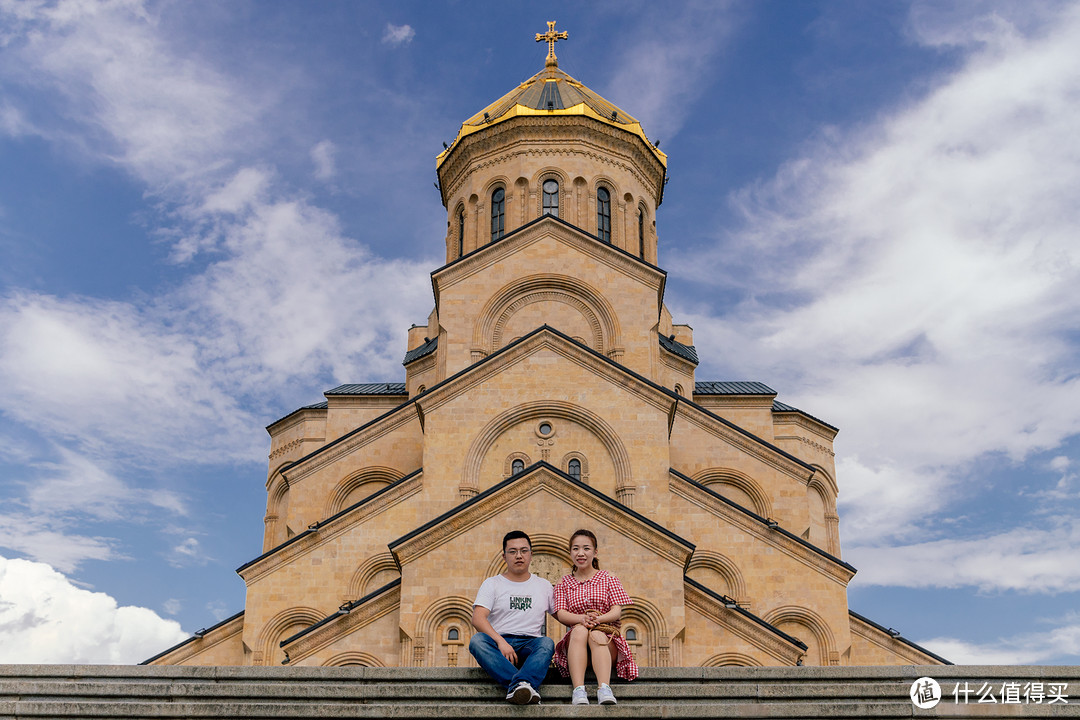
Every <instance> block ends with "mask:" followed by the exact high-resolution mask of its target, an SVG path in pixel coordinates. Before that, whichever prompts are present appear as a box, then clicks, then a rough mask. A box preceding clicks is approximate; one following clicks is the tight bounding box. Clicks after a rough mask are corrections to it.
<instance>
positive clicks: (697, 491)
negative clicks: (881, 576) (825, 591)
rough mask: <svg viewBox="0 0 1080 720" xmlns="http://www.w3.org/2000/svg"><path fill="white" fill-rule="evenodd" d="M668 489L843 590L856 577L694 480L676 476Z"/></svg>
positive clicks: (840, 564)
mask: <svg viewBox="0 0 1080 720" xmlns="http://www.w3.org/2000/svg"><path fill="white" fill-rule="evenodd" d="M668 488H669V489H670V490H671V492H673V493H674V494H676V495H678V496H679V497H681V498H683V499H684V500H687V501H688V502H691V503H693V504H694V505H697V506H698V507H700V508H703V509H705V510H708V511H709V512H711V513H712V514H713V515H715V516H717V517H719V518H723V519H724V520H726V521H727V522H728V523H730V524H731V525H734V526H735V527H737V528H739V529H741V530H743V531H744V532H746V533H747V534H749V535H752V536H753V537H754V538H755V539H757V540H760V541H762V542H764V543H765V544H767V545H768V546H770V547H772V548H775V549H776V550H779V551H780V552H782V553H783V554H785V555H787V556H788V557H790V558H791V559H793V560H795V561H797V562H799V563H801V564H803V565H805V566H806V567H808V568H810V569H811V570H813V571H815V572H817V573H820V574H821V575H824V576H825V577H828V578H829V579H831V580H833V581H834V582H836V583H837V584H839V585H841V586H843V587H847V584H848V582H850V581H851V578H853V577H855V572H856V571H855V568H853V567H851V566H850V565H848V564H847V563H845V562H843V561H841V560H839V559H836V558H832V556H829V555H828V554H827V553H825V552H824V551H821V550H818V551H815V550H813V549H811V548H810V547H807V545H808V543H805V541H802V542H800V541H798V540H795V539H794V538H792V537H789V536H788V535H787V534H786V533H785V532H784V531H782V530H781V529H780V528H779V527H777V528H773V527H771V526H770V525H769V524H768V521H767V520H766V519H765V518H760V517H758V516H756V515H754V514H753V513H751V512H749V511H748V510H740V509H737V508H735V507H733V506H732V505H730V504H728V503H726V502H724V501H723V500H720V499H718V498H717V497H716V493H712V492H711V491H709V490H708V489H706V488H704V487H702V486H701V485H699V484H698V483H695V482H694V481H693V480H690V479H688V478H685V477H683V476H681V475H677V474H675V473H674V472H673V473H671V474H670V475H669V477H668Z"/></svg>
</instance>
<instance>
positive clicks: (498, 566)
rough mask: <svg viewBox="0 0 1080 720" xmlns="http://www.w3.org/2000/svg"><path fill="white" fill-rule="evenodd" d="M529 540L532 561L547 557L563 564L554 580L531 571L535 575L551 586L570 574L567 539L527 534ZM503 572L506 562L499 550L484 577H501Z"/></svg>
mask: <svg viewBox="0 0 1080 720" xmlns="http://www.w3.org/2000/svg"><path fill="white" fill-rule="evenodd" d="M571 532H573V531H571ZM529 540H531V541H532V545H531V546H530V547H531V548H532V551H533V559H534V561H535V559H536V556H537V555H548V556H551V557H554V558H555V559H556V560H557V561H561V562H562V564H563V572H561V573H560V574H559V576H558V577H555V578H554V579H553V578H552V577H551V576H550V573H547V572H543V571H541V569H539V568H537V569H535V570H533V572H534V573H535V574H536V575H539V576H540V577H542V578H545V579H546V580H547V581H548V582H550V583H551V584H552V585H555V584H556V583H558V582H559V579H560V578H561V577H562V576H563V575H566V574H567V573H569V572H570V568H571V567H573V562H571V560H570V549H569V545H570V538H569V537H564V536H562V535H552V534H551V533H529ZM504 572H506V562H505V561H504V560H503V555H502V548H499V551H498V552H496V553H495V556H494V557H493V558H492V559H491V562H489V563H488V566H487V574H486V575H485V576H484V577H494V576H496V575H501V574H502V573H504Z"/></svg>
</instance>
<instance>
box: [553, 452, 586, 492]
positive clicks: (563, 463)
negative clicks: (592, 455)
mask: <svg viewBox="0 0 1080 720" xmlns="http://www.w3.org/2000/svg"><path fill="white" fill-rule="evenodd" d="M571 460H577V461H578V462H579V463H581V482H583V483H585V484H586V485H588V484H589V459H588V458H586V457H585V453H580V452H578V451H577V450H574V451H572V452H568V453H566V454H565V455H563V457H562V460H560V461H559V469H560V470H562V471H563V472H564V473H566V474H567V475H569V474H570V461H571Z"/></svg>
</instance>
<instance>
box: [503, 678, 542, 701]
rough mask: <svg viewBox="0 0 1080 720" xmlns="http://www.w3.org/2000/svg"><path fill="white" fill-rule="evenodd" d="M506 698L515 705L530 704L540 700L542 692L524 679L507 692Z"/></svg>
mask: <svg viewBox="0 0 1080 720" xmlns="http://www.w3.org/2000/svg"><path fill="white" fill-rule="evenodd" d="M506 699H507V700H509V701H510V702H512V703H514V704H515V705H530V704H535V703H538V702H540V693H538V692H536V690H533V686H532V685H530V684H529V683H527V682H525V681H524V680H522V681H521V682H519V683H518V684H517V685H515V686H514V687H513V688H511V689H510V692H508V693H506Z"/></svg>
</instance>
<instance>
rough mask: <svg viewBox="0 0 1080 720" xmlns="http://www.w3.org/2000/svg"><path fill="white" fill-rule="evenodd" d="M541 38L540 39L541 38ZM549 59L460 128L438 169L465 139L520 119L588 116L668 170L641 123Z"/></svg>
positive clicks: (441, 156) (665, 161)
mask: <svg viewBox="0 0 1080 720" xmlns="http://www.w3.org/2000/svg"><path fill="white" fill-rule="evenodd" d="M538 37H539V36H538ZM553 57H554V56H553V55H549V59H548V63H547V66H546V67H545V68H544V69H543V70H541V71H540V72H538V73H536V74H535V75H533V76H532V77H531V78H529V79H528V80H526V81H525V82H523V83H521V84H520V85H518V86H517V87H516V88H514V89H513V90H511V91H510V92H508V93H507V94H506V95H504V96H502V97H501V98H499V99H498V100H496V101H495V102H493V103H492V104H490V105H488V106H487V107H486V108H484V109H483V110H481V111H480V112H478V113H477V114H475V115H473V116H472V117H471V118H469V119H468V120H466V121H465V122H464V123H462V125H461V130H459V131H458V134H457V137H456V138H454V142H453V143H451V144H450V146H449V147H448V148H447V149H446V150H443V151H442V152H441V153H439V155H438V157H436V158H435V167H436V169H438V168H440V167H442V164H443V162H444V161H445V160H446V158H447V157H449V155H450V153H451V152H453V150H454V148H456V147H457V144H458V143H459V142H460V141H461V140H462V139H463V138H465V137H466V136H468V135H471V134H473V133H475V132H479V131H481V130H483V129H484V128H486V127H490V126H492V125H496V124H498V123H500V122H503V121H505V120H509V119H511V118H514V117H518V116H521V115H533V116H537V115H541V116H542V115H553V116H554V115H585V116H588V117H591V118H593V119H594V120H598V121H600V122H602V123H605V124H607V125H611V126H612V127H616V128H619V129H620V130H625V131H627V132H630V133H633V134H634V135H637V136H638V137H640V138H641V139H642V141H643V142H644V143H645V146H646V147H647V148H649V150H650V151H651V152H652V153H653V155H655V156H656V158H657V159H658V160H659V161H660V164H661V165H663V166H664V167H665V168H666V167H667V155H665V154H664V153H662V152H660V149H659V148H657V147H656V146H655V145H653V143H652V142H651V141H650V140H649V138H648V137H647V136H646V135H645V131H644V130H642V129H641V123H639V122H638V121H637V120H636V119H634V118H633V117H632V116H631V115H630V114H629V113H627V112H625V111H624V110H622V109H621V108H619V107H617V106H616V105H614V104H612V103H610V102H608V101H607V100H605V99H604V98H602V97H600V96H599V95H597V94H596V93H595V92H593V91H592V90H590V89H589V88H587V87H585V86H584V85H582V84H581V83H580V82H578V81H577V80H575V79H574V78H572V77H570V76H569V75H567V74H566V73H564V72H563V71H562V70H560V69H559V67H558V64H557V63H555V62H553Z"/></svg>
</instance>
